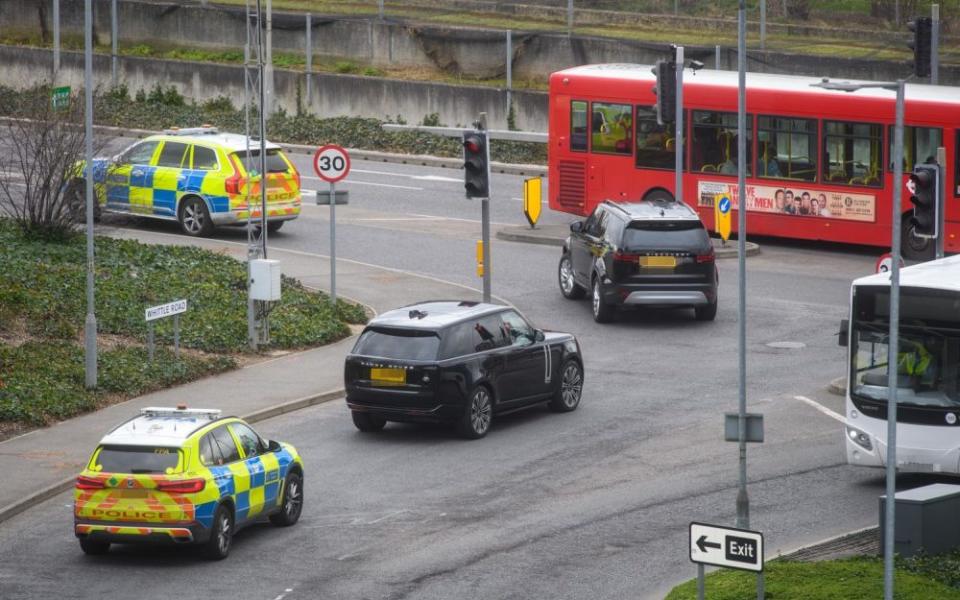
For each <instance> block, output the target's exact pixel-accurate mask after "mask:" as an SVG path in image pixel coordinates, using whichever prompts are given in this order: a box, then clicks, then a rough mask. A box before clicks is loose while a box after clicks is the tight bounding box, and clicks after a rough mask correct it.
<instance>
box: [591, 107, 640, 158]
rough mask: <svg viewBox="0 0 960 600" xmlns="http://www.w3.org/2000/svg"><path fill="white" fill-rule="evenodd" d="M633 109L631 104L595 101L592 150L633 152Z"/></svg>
mask: <svg viewBox="0 0 960 600" xmlns="http://www.w3.org/2000/svg"><path fill="white" fill-rule="evenodd" d="M632 112H633V110H632V109H631V108H630V105H629V104H609V103H606V102H594V103H593V113H592V117H591V119H592V122H591V127H590V141H591V144H592V145H591V147H590V149H591V151H593V152H600V153H603V154H627V155H629V154H631V153H632V152H633V148H632V147H631V138H632V137H633V119H632V118H631V113H632Z"/></svg>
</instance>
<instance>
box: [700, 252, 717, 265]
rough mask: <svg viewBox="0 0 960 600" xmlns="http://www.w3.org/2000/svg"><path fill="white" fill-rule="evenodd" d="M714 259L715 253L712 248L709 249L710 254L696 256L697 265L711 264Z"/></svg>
mask: <svg viewBox="0 0 960 600" xmlns="http://www.w3.org/2000/svg"><path fill="white" fill-rule="evenodd" d="M716 257H717V253H716V252H715V251H714V250H713V248H710V252H707V253H706V254H698V255H697V263H698V264H700V263H712V262H714V260H716Z"/></svg>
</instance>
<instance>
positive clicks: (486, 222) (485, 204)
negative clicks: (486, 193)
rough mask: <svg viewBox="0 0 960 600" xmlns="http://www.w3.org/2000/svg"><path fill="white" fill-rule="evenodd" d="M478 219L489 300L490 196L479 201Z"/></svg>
mask: <svg viewBox="0 0 960 600" xmlns="http://www.w3.org/2000/svg"><path fill="white" fill-rule="evenodd" d="M488 145H489V144H488ZM480 221H481V236H480V237H481V239H483V301H484V302H490V198H484V199H483V200H482V201H481V204H480Z"/></svg>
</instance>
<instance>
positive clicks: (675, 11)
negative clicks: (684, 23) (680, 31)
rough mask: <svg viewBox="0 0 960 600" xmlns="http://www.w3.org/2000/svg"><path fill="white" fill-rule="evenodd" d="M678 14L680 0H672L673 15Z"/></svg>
mask: <svg viewBox="0 0 960 600" xmlns="http://www.w3.org/2000/svg"><path fill="white" fill-rule="evenodd" d="M679 14H680V0H673V16H675V17H676V16H678V15H679Z"/></svg>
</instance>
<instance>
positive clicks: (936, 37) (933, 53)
mask: <svg viewBox="0 0 960 600" xmlns="http://www.w3.org/2000/svg"><path fill="white" fill-rule="evenodd" d="M930 13H931V15H930V16H931V20H932V21H933V27H932V35H931V38H930V83H931V84H933V85H937V84H938V83H939V82H940V5H939V4H932V5H930ZM941 231H942V230H941Z"/></svg>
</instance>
